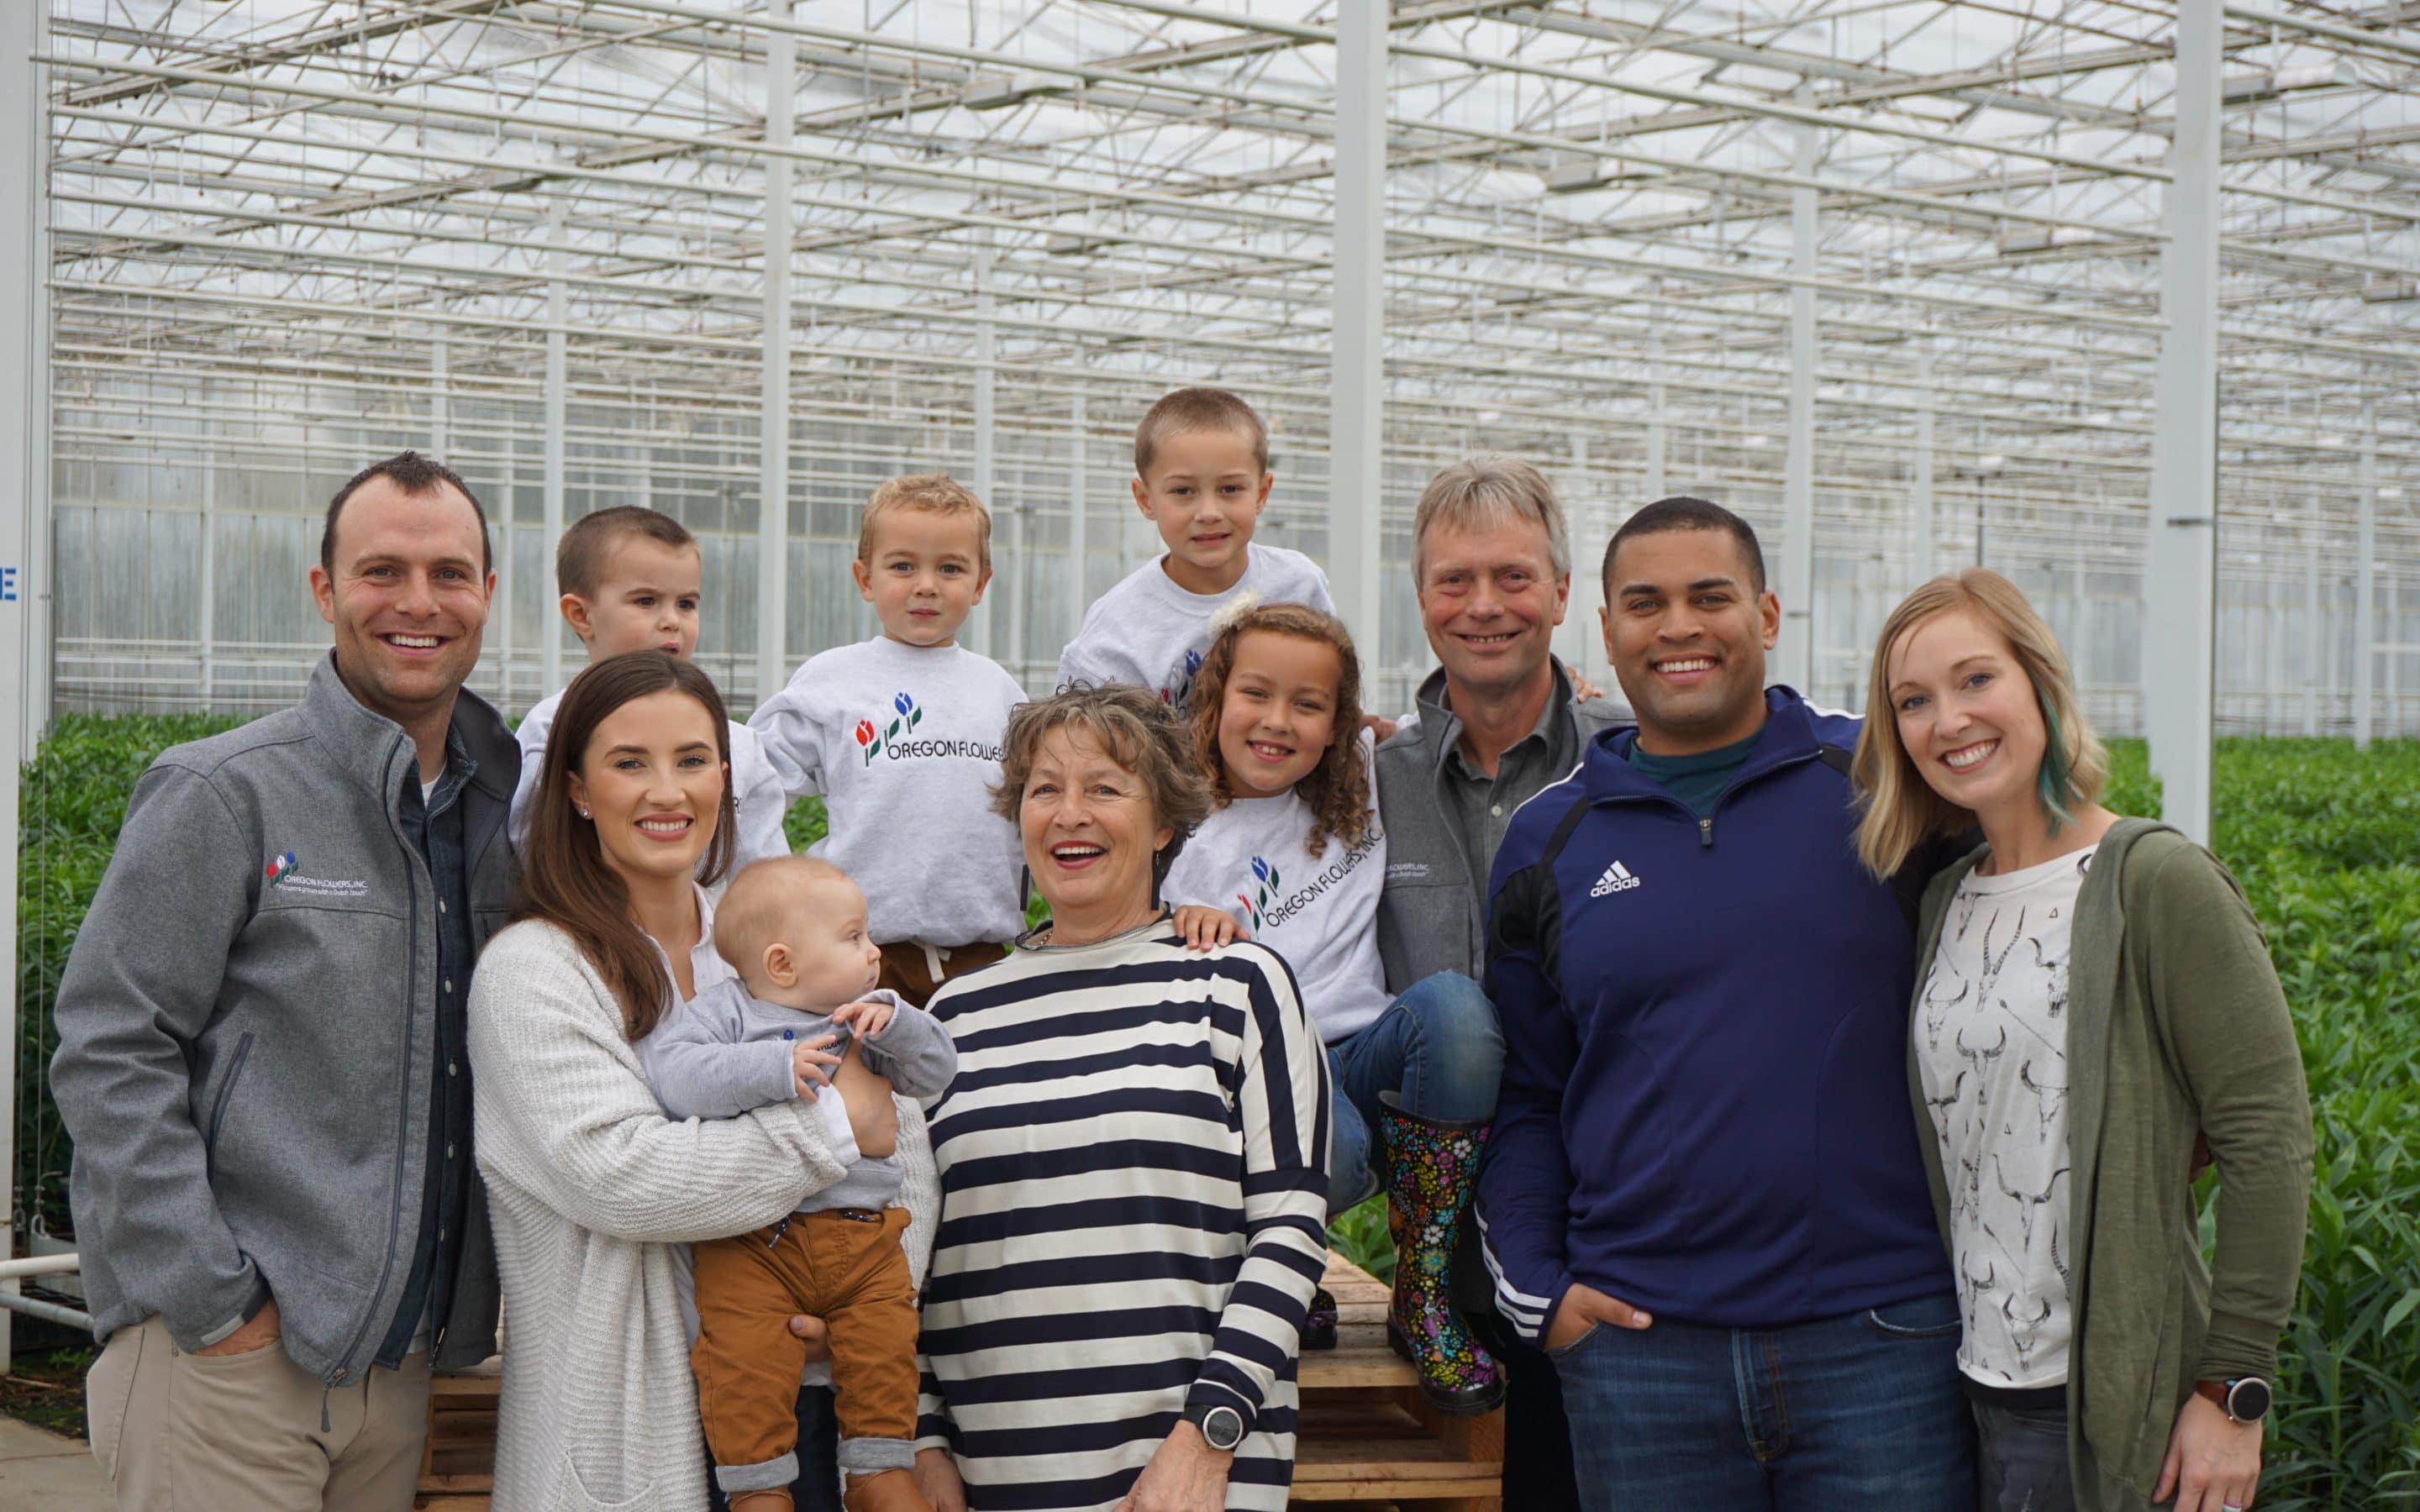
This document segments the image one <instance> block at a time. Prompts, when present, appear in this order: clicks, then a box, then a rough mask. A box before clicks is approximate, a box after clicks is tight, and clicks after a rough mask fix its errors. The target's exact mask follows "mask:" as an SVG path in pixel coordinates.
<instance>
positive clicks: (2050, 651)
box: [1851, 567, 2109, 877]
mask: <svg viewBox="0 0 2420 1512" xmlns="http://www.w3.org/2000/svg"><path fill="white" fill-rule="evenodd" d="M1960 609H1963V610H1965V611H1966V612H1967V613H1969V614H1972V615H1973V616H1975V618H1976V620H1977V621H1978V623H1980V624H1981V625H1984V626H1985V627H1987V628H1989V629H1991V630H1993V631H1994V632H1996V633H1997V634H1998V635H1999V637H2000V639H2001V640H2006V641H2007V642H2008V643H2009V654H2010V655H2011V656H2015V657H2016V660H2017V665H2018V666H2020V667H2022V668H2024V672H2025V677H2026V679H2027V680H2028V681H2030V682H2031V683H2032V684H2033V689H2034V700H2035V702H2036V703H2037V704H2038V705H2039V706H2040V709H2041V717H2042V733H2043V735H2044V737H2045V742H2044V748H2043V751H2042V763H2041V770H2040V773H2039V774H2038V775H2037V776H2036V779H2035V791H2036V792H2037V793H2038V794H2039V795H2040V797H2041V806H2042V812H2043V813H2044V815H2045V816H2047V817H2048V819H2049V820H2050V827H2051V832H2052V833H2053V834H2056V833H2057V832H2058V829H2059V826H2060V825H2065V824H2067V823H2069V822H2071V820H2072V819H2073V818H2074V817H2075V812H2076V810H2079V809H2082V808H2085V807H2087V806H2088V805H2091V804H2093V803H2097V802H2099V801H2100V798H2101V787H2102V783H2103V782H2105V781H2107V780H2108V778H2109V753H2108V751H2106V750H2105V749H2103V748H2102V745H2101V737H2100V736H2098V735H2096V734H2094V733H2092V725H2091V722H2090V721H2089V720H2087V719H2086V718H2085V717H2084V710H2083V709H2082V708H2081V707H2080V706H2078V704H2077V702H2076V699H2075V677H2074V674H2073V673H2071V671H2069V670H2068V665H2067V656H2066V654H2065V653H2063V652H2061V651H2060V650H2059V649H2058V639H2057V638H2056V637H2055V636H2054V635H2052V634H2051V629H2050V626H2049V625H2047V624H2045V623H2043V620H2042V617H2041V616H2040V614H2038V613H2036V612H2034V607H2033V606H2032V605H2031V604H2029V603H2027V602H2025V595H2024V593H2023V592H2022V591H2021V590H2019V588H2018V587H2017V585H2016V584H2014V583H2012V582H2010V581H2009V579H2006V578H2003V577H2001V576H2000V575H1999V574H1998V573H1996V572H1993V571H1991V570H1990V569H1989V568H1986V567H1969V568H1967V569H1966V570H1965V571H1963V572H1961V573H1958V574H1956V575H1955V576H1952V577H1942V578H1935V579H1932V580H1931V582H1929V583H1926V584H1925V585H1924V586H1923V587H1921V588H1918V589H1917V590H1916V592H1915V593H1912V594H1908V595H1907V597H1906V599H1905V600H1904V601H1902V602H1901V603H1900V606H1899V608H1897V609H1893V610H1891V615H1890V618H1889V619H1887V620H1885V621H1884V622H1883V633H1882V634H1881V636H1879V637H1878V638H1876V640H1875V641H1874V662H1873V668H1872V671H1870V672H1869V673H1868V675H1867V678H1866V727H1865V732H1864V733H1862V734H1860V735H1859V736H1858V737H1857V754H1856V759H1855V761H1854V764H1853V765H1852V767H1851V775H1852V777H1853V779H1854V781H1855V783H1856V788H1857V804H1858V807H1859V808H1860V809H1862V810H1864V817H1863V818H1862V819H1861V820H1860V821H1859V822H1858V825H1857V858H1858V859H1859V860H1861V861H1863V862H1865V864H1866V870H1867V871H1869V872H1872V873H1873V874H1874V875H1876V876H1878V877H1887V876H1889V875H1890V874H1891V873H1893V872H1897V871H1898V870H1899V869H1900V867H1901V866H1902V865H1904V864H1906V861H1907V858H1908V856H1910V855H1912V854H1913V853H1914V852H1915V851H1916V847H1917V846H1919V845H1921V844H1923V843H1924V842H1925V841H1928V840H1930V839H1931V838H1932V837H1934V836H1936V835H1955V834H1958V833H1960V832H1961V831H1963V830H1967V829H1971V828H1973V827H1974V825H1975V816H1974V814H1972V813H1971V812H1969V811H1968V810H1964V809H1962V808H1960V807H1958V806H1957V805H1956V804H1954V803H1951V802H1950V801H1948V800H1947V798H1944V797H1943V796H1941V795H1940V794H1938V793H1935V792H1934V791H1933V790H1932V785H1931V783H1929V782H1927V781H1925V779H1924V774H1922V773H1921V772H1918V771H1917V770H1916V763H1915V761H1914V760H1913V759H1912V758H1911V757H1910V756H1909V755H1908V753H1907V748H1906V747H1905V746H1903V745H1901V744H1900V738H1899V711H1898V710H1897V709H1896V708H1895V707H1893V705H1892V703H1891V696H1890V682H1891V676H1890V662H1891V657H1892V656H1894V655H1896V654H1897V652H1898V650H1899V648H1900V645H1901V644H1902V643H1903V642H1905V640H1907V638H1908V636H1909V635H1911V634H1913V633H1914V632H1915V630H1916V627H1917V626H1919V625H1924V624H1926V623H1928V622H1930V621H1931V620H1933V619H1936V618H1938V617H1939V616H1941V615H1944V614H1948V613H1952V612H1955V611H1957V610H1960Z"/></svg>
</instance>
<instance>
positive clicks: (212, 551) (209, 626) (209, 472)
mask: <svg viewBox="0 0 2420 1512" xmlns="http://www.w3.org/2000/svg"><path fill="white" fill-rule="evenodd" d="M201 557H202V568H201V579H200V581H198V582H197V583H196V584H195V585H194V586H195V588H196V589H197V590H198V593H199V597H200V599H201V603H200V604H199V605H198V606H197V609H196V612H195V614H194V620H195V622H196V623H195V625H194V630H195V631H196V632H197V634H198V636H199V641H200V645H201V653H202V656H201V659H202V708H203V710H204V711H205V712H207V711H209V710H210V709H211V708H213V707H215V706H216V702H217V698H218V659H219V658H218V630H219V450H218V448H217V447H216V446H215V445H209V446H204V447H203V448H202V551H201Z"/></svg>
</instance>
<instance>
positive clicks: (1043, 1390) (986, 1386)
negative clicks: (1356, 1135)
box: [919, 921, 1329, 1512]
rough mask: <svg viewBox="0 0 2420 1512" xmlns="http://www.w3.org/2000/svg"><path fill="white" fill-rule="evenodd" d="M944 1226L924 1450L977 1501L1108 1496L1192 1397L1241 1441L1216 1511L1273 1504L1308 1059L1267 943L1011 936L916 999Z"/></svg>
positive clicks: (1300, 1265) (1297, 1275)
mask: <svg viewBox="0 0 2420 1512" xmlns="http://www.w3.org/2000/svg"><path fill="white" fill-rule="evenodd" d="M930 1011H931V1012H932V1014H933V1015H934V1017H936V1018H938V1019H939V1020H940V1021H941V1022H942V1023H943V1024H944V1025H945V1026H948V1028H949V1030H950V1032H951V1034H952V1036H953V1037H954V1039H955V1040H956V1041H957V1047H958V1074H957V1079H956V1080H955V1081H954V1082H952V1083H951V1084H950V1088H949V1090H948V1091H947V1092H945V1093H943V1094H942V1095H941V1097H940V1098H939V1099H938V1100H937V1101H936V1102H935V1103H933V1104H932V1105H931V1112H930V1121H931V1128H932V1138H933V1154H934V1158H935V1160H936V1161H937V1162H938V1164H939V1167H940V1175H941V1222H940V1227H939V1232H938V1234H937V1236H936V1239H935V1242H934V1251H933V1267H932V1273H931V1276H930V1278H929V1280H928V1281H927V1282H926V1285H925V1288H924V1319H923V1341H922V1350H923V1359H924V1399H923V1414H922V1415H923V1422H922V1424H921V1425H920V1427H919V1434H920V1444H919V1446H920V1447H932V1446H936V1445H939V1444H942V1443H946V1444H947V1445H948V1446H949V1447H950V1448H951V1450H952V1451H953V1452H954V1454H955V1456H956V1458H957V1462H958V1469H959V1473H960V1474H961V1475H962V1476H963V1477H964V1479H965V1481H966V1488H967V1504H968V1506H969V1507H970V1509H972V1512H1079V1509H1098V1508H1109V1507H1114V1506H1115V1505H1116V1504H1117V1503H1118V1502H1119V1501H1120V1500H1121V1499H1122V1498H1123V1497H1125V1494H1126V1492H1127V1490H1128V1489H1131V1487H1132V1486H1133V1484H1134V1480H1135V1477H1136V1476H1137V1475H1138V1474H1140V1473H1141V1471H1142V1468H1143V1466H1144V1465H1146V1464H1147V1463H1149V1462H1150V1459H1151V1457H1152V1454H1153V1452H1154V1451H1155V1450H1156V1449H1157V1448H1158V1447H1159V1444H1160V1443H1161V1441H1162V1440H1164V1439H1166V1438H1167V1437H1168V1434H1169V1432H1170V1430H1171V1429H1172V1428H1173V1427H1175V1426H1176V1424H1177V1423H1178V1422H1179V1421H1180V1418H1181V1414H1182V1413H1183V1411H1184V1409H1185V1408H1186V1407H1187V1404H1188V1403H1198V1404H1200V1405H1202V1406H1205V1407H1206V1406H1219V1405H1224V1406H1228V1407H1233V1408H1234V1409H1235V1410H1236V1411H1238V1412H1241V1413H1243V1415H1244V1421H1245V1424H1246V1426H1247V1427H1248V1430H1249V1436H1248V1437H1247V1438H1246V1439H1245V1441H1244V1443H1243V1444H1242V1446H1241V1447H1240V1448H1239V1449H1238V1450H1237V1452H1236V1456H1235V1462H1234V1467H1233V1472H1232V1473H1231V1475H1230V1479H1229V1482H1228V1491H1227V1505H1228V1506H1229V1507H1231V1508H1268V1509H1270V1512H1278V1509H1280V1508H1282V1507H1283V1506H1284V1505H1285V1504H1286V1490H1287V1487H1288V1484H1289V1483H1290V1482H1291V1480H1292V1479H1293V1474H1294V1436H1295V1405H1296V1399H1295V1351H1296V1348H1297V1341H1298V1338H1299V1330H1300V1328H1301V1326H1302V1319H1303V1313H1304V1310H1305V1309H1306V1308H1307V1307H1308V1306H1309V1305H1310V1302H1311V1292H1312V1291H1313V1289H1315V1288H1317V1286H1318V1284H1319V1277H1320V1273H1321V1271H1322V1268H1323V1267H1324V1265H1325V1264H1326V1254H1327V1236H1326V1212H1327V1142H1328V1097H1329V1088H1328V1078H1327V1057H1326V1054H1325V1053H1324V1052H1323V1051H1322V1049H1321V1047H1320V1041H1319V1035H1318V1033H1317V1032H1316V1031H1315V1030H1314V1029H1312V1027H1311V1021H1310V1019H1309V1018H1308V1016H1307V1015H1306V1014H1305V1013H1304V1011H1303V1008H1302V1004H1301V1001H1300V999H1299V998H1298V996H1297V995H1296V993H1295V982H1294V977H1293V974H1292V973H1291V972H1289V971H1288V970H1287V969H1286V965H1285V963H1284V961H1283V960H1281V959H1280V957H1279V956H1278V955H1277V954H1276V953H1275V952H1274V951H1271V950H1270V949H1267V948H1266V947H1264V946H1260V945H1252V944H1238V945H1233V946H1229V947H1227V948H1225V949H1218V950H1213V951H1211V952H1209V953H1207V954H1204V953H1202V952H1200V951H1191V950H1187V949H1185V948H1184V946H1183V944H1182V943H1181V942H1180V941H1179V940H1178V939H1177V938H1176V937H1175V936H1174V935H1172V934H1171V933H1169V930H1168V925H1167V923H1166V922H1165V921H1159V922H1156V923H1154V924H1151V925H1148V926H1146V927H1144V928H1142V929H1139V930H1135V931H1131V932H1129V933H1125V934H1121V935H1117V936H1115V937H1113V938H1111V939H1109V940H1104V941H1101V942H1099V943H1097V944H1094V945H1090V946H1080V947H1066V948H1062V949H1051V948H1043V949H1032V948H1028V949H1019V950H1017V951H1016V954H1014V955H1013V956H1011V957H1010V958H1009V959H1008V960H1006V961H1003V962H1001V964H998V965H995V966H989V967H986V968H985V969H984V970H983V971H980V972H976V973H974V974H972V975H970V976H968V977H965V978H962V979H960V980H956V981H953V982H950V983H948V984H947V985H945V986H943V987H942V988H941V989H940V991H939V992H937V993H936V994H934V995H933V998H932V1001H931V1004H930Z"/></svg>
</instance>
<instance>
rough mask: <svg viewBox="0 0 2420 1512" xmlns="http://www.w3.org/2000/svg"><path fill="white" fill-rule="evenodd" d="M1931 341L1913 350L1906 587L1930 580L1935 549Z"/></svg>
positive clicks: (1911, 587) (1912, 588)
mask: <svg viewBox="0 0 2420 1512" xmlns="http://www.w3.org/2000/svg"><path fill="white" fill-rule="evenodd" d="M1932 358H1933V352H1932V344H1931V343H1930V342H1927V343H1925V345H1924V346H1923V347H1921V348H1920V349H1918V350H1917V352H1916V403H1917V404H1918V405H1920V406H1922V408H1921V409H1917V410H1916V476H1915V478H1914V479H1913V480H1911V481H1912V483H1913V485H1914V486H1912V487H1911V488H1910V489H1909V490H1908V501H1907V509H1908V513H1909V514H1910V515H1911V516H1913V517H1914V520H1913V523H1914V524H1915V526H1916V529H1915V531H1914V532H1911V534H1910V538H1909V542H1910V544H1909V549H1910V550H1911V551H1912V552H1913V553H1914V554H1915V557H1916V560H1915V562H1914V563H1912V564H1913V565H1914V567H1915V568H1916V571H1915V573H1914V575H1913V580H1912V581H1910V582H1909V583H1908V585H1907V586H1908V588H1909V590H1910V591H1911V592H1913V591H1914V590H1915V589H1916V586H1917V585H1918V584H1921V583H1927V582H1931V580H1932V563H1933V561H1934V555H1933V553H1934V551H1935V550H1936V549H1937V548H1936V547H1935V545H1934V543H1933V539H1932V532H1933V500H1932V470H1933V460H1932V458H1933V451H1932Z"/></svg>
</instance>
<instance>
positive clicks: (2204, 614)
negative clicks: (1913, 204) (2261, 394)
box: [2143, 5, 2225, 845]
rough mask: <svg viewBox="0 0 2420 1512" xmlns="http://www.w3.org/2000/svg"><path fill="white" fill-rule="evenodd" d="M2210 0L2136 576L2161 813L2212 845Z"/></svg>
mask: <svg viewBox="0 0 2420 1512" xmlns="http://www.w3.org/2000/svg"><path fill="white" fill-rule="evenodd" d="M2224 29H2225V26H2224V23H2223V22H2222V21H2221V19H2220V17H2219V13H2218V8H2216V7H2215V6H2207V5H2182V6H2179V7H2178V8H2177V32H2176V37H2177V40H2176V69H2177V94H2176V106H2177V109H2176V133H2175V136H2174V138H2173V140H2172V143H2171V145H2170V147H2169V153H2168V167H2169V173H2170V176H2171V177H2170V179H2169V184H2168V190H2167V212H2168V223H2167V224H2168V239H2167V242H2166V243H2165V245H2164V246H2163V247H2162V249H2161V253H2160V272H2161V280H2160V313H2161V315H2162V316H2163V317H2164V319H2165V320H2166V322H2167V330H2166V332H2164V334H2163V335H2162V336H2161V338H2160V361H2159V368H2158V374H2157V378H2156V386H2157V391H2158V405H2157V409H2158V412H2159V415H2160V428H2159V430H2158V431H2157V433H2156V434H2155V435H2154V436H2153V439H2152V443H2151V445H2152V467H2151V493H2150V524H2149V541H2148V546H2147V551H2146V558H2145V562H2144V582H2143V599H2144V602H2143V650H2144V660H2143V704H2144V713H2145V723H2146V726H2147V729H2146V733H2148V734H2149V737H2150V745H2151V770H2152V771H2153V773H2154V774H2156V775H2157V776H2158V778H2159V779H2160V782H2161V788H2162V800H2161V816H2162V817H2163V818H2164V819H2165V820H2166V821H2167V822H2168V823H2169V824H2171V825H2176V826H2177V828H2179V829H2180V830H2182V831H2184V833H2185V834H2186V835H2188V836H2190V837H2191V838H2192V839H2194V840H2195V841H2198V842H2200V843H2202V844H2205V845H2207V844H2209V843H2210V792H2211V720H2212V716H2213V714H2214V713H2215V709H2214V704H2213V696H2214V688H2213V675H2214V671H2215V667H2214V662H2215V656H2214V650H2213V642H2214V640H2215V639H2216V636H2217V629H2218V622H2217V598H2218V592H2217V588H2218V240H2219V237H2218V232H2219V173H2218V167H2219V151H2220V146H2221V143H2220V136H2219V132H2220V122H2221V117H2220V100H2219V72H2220V66H2221V63H2222V61H2223V58H2224V54H2223V52H2222V49H2221V46H2220V39H2221V34H2222V32H2223V31H2224Z"/></svg>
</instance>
